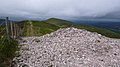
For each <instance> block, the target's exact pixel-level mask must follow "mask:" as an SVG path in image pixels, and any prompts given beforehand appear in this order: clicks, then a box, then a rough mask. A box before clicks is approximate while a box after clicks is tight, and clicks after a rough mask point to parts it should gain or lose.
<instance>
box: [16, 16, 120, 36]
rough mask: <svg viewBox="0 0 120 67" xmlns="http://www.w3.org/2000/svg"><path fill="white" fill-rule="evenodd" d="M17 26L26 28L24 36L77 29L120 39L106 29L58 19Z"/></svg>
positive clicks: (24, 22)
mask: <svg viewBox="0 0 120 67" xmlns="http://www.w3.org/2000/svg"><path fill="white" fill-rule="evenodd" d="M17 24H18V25H19V26H21V25H22V26H23V27H24V33H23V34H24V35H22V36H41V35H44V34H48V33H51V32H53V31H56V30H57V29H59V28H66V27H75V28H79V29H85V30H88V31H91V32H97V33H99V34H102V35H104V36H107V37H111V38H120V34H119V33H116V32H113V31H110V30H107V29H104V28H98V27H94V26H87V25H80V24H75V23H72V22H70V21H66V20H61V19H56V18H51V19H48V20H45V21H23V22H19V23H17ZM31 24H32V25H31ZM31 27H32V28H31Z"/></svg>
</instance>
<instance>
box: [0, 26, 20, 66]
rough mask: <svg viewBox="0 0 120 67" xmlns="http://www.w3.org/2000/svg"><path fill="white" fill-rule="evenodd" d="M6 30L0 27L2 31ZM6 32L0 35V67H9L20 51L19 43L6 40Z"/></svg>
mask: <svg viewBox="0 0 120 67" xmlns="http://www.w3.org/2000/svg"><path fill="white" fill-rule="evenodd" d="M3 29H5V26H2V27H0V31H2V30H3ZM6 38H7V37H6V30H4V31H2V33H1V34H0V67H9V65H10V63H11V60H12V59H13V58H14V56H15V52H16V51H17V50H18V42H17V41H15V40H13V39H12V38H10V42H9V43H8V40H7V39H6Z"/></svg>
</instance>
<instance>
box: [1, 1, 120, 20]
mask: <svg viewBox="0 0 120 67" xmlns="http://www.w3.org/2000/svg"><path fill="white" fill-rule="evenodd" d="M111 13H112V14H111ZM116 13H118V14H116ZM111 15H113V16H114V17H115V18H116V17H117V18H120V0H1V1H0V16H1V17H2V16H10V17H13V18H15V17H18V18H19V17H20V18H28V19H29V18H38V17H40V18H41V17H46V18H49V17H58V18H65V19H74V18H86V17H89V18H96V17H110V16H111Z"/></svg>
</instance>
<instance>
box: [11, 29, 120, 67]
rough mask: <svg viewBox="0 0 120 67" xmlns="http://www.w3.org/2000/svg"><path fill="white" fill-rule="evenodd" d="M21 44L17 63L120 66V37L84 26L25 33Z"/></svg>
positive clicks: (16, 66)
mask: <svg viewBox="0 0 120 67" xmlns="http://www.w3.org/2000/svg"><path fill="white" fill-rule="evenodd" d="M103 32H104V31H103ZM20 44H21V45H20V47H21V48H20V51H19V52H17V53H18V55H17V56H16V57H15V58H14V59H13V63H12V66H13V67H120V40H119V39H112V38H107V37H105V36H102V35H100V34H97V33H94V32H89V31H86V30H82V29H77V28H63V29H59V30H57V31H55V32H53V33H51V34H47V35H44V36H40V37H24V38H22V40H20Z"/></svg>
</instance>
